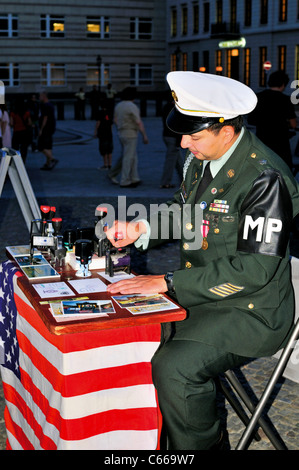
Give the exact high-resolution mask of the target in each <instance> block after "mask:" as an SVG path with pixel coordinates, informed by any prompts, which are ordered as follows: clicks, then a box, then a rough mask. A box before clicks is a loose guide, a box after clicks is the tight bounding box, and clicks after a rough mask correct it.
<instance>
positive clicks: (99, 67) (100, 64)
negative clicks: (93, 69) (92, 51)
mask: <svg viewBox="0 0 299 470" xmlns="http://www.w3.org/2000/svg"><path fill="white" fill-rule="evenodd" d="M97 66H98V75H99V76H98V80H99V92H100V91H101V74H102V57H101V56H100V55H98V56H97Z"/></svg>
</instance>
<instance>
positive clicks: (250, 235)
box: [238, 215, 286, 256]
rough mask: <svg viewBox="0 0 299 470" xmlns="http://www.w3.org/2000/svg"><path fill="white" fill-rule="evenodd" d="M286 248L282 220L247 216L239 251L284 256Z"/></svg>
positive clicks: (243, 225)
mask: <svg viewBox="0 0 299 470" xmlns="http://www.w3.org/2000/svg"><path fill="white" fill-rule="evenodd" d="M285 248H286V245H285V234H284V230H283V222H282V220H280V219H276V218H272V217H269V218H267V217H257V218H253V217H252V216H251V215H246V216H245V218H244V219H243V224H242V225H241V227H240V231H239V238H238V251H245V252H247V253H260V254H268V255H275V256H284V254H285Z"/></svg>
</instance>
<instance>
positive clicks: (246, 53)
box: [244, 47, 251, 86]
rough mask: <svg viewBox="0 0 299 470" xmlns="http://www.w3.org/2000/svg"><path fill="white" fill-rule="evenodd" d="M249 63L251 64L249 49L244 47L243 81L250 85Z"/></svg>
mask: <svg viewBox="0 0 299 470" xmlns="http://www.w3.org/2000/svg"><path fill="white" fill-rule="evenodd" d="M250 64H251V49H250V48H249V47H246V49H244V83H245V85H247V86H250Z"/></svg>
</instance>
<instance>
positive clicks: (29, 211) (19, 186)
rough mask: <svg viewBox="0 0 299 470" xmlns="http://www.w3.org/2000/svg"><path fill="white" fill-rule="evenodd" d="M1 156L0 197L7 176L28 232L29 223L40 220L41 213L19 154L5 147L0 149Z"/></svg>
mask: <svg viewBox="0 0 299 470" xmlns="http://www.w3.org/2000/svg"><path fill="white" fill-rule="evenodd" d="M1 154H2V155H1V157H2V158H1V163H0V196H1V194H2V190H3V186H4V183H5V179H6V176H7V175H8V176H9V178H10V181H11V184H12V187H13V189H14V192H15V195H16V197H17V199H18V202H19V205H20V208H21V211H22V214H23V216H24V219H25V222H26V225H27V228H28V231H30V226H31V221H32V220H35V219H40V218H41V213H40V209H39V206H38V203H37V201H36V198H35V195H34V192H33V189H32V186H31V183H30V180H29V178H28V174H27V171H26V169H25V165H24V163H23V160H22V157H21V155H20V153H19V152H17V151H16V150H14V149H11V148H7V147H4V148H2V149H1Z"/></svg>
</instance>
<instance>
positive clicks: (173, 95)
mask: <svg viewBox="0 0 299 470" xmlns="http://www.w3.org/2000/svg"><path fill="white" fill-rule="evenodd" d="M171 95H172V97H173V99H174V101H179V100H178V97H177V95H176V92H175V91H174V90H172V92H171Z"/></svg>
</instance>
